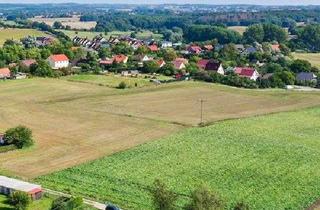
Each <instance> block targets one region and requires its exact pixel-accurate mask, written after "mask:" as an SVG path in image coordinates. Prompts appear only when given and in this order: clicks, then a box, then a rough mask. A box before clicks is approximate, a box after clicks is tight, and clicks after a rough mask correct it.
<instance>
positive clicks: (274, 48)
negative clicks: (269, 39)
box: [271, 44, 281, 53]
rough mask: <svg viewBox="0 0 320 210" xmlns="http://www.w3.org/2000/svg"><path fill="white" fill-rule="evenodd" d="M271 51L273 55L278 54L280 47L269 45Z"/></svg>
mask: <svg viewBox="0 0 320 210" xmlns="http://www.w3.org/2000/svg"><path fill="white" fill-rule="evenodd" d="M271 50H272V52H274V53H279V52H281V49H280V45H279V44H273V45H271Z"/></svg>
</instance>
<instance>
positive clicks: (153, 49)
mask: <svg viewBox="0 0 320 210" xmlns="http://www.w3.org/2000/svg"><path fill="white" fill-rule="evenodd" d="M149 49H150V50H151V51H152V52H155V51H158V50H159V49H158V46H157V45H155V44H153V45H150V46H149Z"/></svg>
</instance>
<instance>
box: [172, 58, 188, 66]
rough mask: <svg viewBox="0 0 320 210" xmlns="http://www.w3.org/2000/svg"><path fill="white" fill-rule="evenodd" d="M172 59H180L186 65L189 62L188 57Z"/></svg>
mask: <svg viewBox="0 0 320 210" xmlns="http://www.w3.org/2000/svg"><path fill="white" fill-rule="evenodd" d="M174 61H182V62H183V63H184V65H187V64H188V63H189V61H188V59H186V58H176V59H175V60H174Z"/></svg>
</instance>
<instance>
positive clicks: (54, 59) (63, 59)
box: [49, 54, 69, 62]
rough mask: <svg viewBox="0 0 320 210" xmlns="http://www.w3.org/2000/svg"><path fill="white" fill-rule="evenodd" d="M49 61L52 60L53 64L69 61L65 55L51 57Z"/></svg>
mask: <svg viewBox="0 0 320 210" xmlns="http://www.w3.org/2000/svg"><path fill="white" fill-rule="evenodd" d="M49 59H50V60H53V61H54V62H59V61H69V58H68V57H67V56H66V55H65V54H56V55H51V56H50V57H49Z"/></svg>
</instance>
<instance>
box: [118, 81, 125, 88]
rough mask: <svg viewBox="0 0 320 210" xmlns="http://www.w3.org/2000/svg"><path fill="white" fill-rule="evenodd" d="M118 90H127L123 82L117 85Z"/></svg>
mask: <svg viewBox="0 0 320 210" xmlns="http://www.w3.org/2000/svg"><path fill="white" fill-rule="evenodd" d="M118 88H119V89H126V88H127V84H126V83H125V82H124V81H122V82H120V83H119V85H118Z"/></svg>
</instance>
